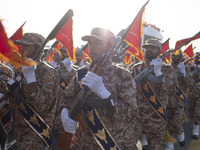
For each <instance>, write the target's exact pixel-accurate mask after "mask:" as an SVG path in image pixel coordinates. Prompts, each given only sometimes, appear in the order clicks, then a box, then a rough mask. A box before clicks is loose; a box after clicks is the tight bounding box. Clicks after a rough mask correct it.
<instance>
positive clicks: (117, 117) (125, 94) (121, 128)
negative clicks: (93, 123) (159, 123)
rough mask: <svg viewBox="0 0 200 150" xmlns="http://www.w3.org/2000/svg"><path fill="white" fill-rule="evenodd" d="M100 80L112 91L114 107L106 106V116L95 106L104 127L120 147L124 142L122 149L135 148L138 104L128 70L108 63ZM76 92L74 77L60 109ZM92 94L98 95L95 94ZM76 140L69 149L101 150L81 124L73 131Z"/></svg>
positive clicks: (70, 101)
mask: <svg viewBox="0 0 200 150" xmlns="http://www.w3.org/2000/svg"><path fill="white" fill-rule="evenodd" d="M101 76H102V78H103V83H104V85H105V87H106V88H107V89H108V90H109V92H111V97H112V99H113V101H114V104H115V106H114V107H112V108H110V109H106V110H107V111H108V112H109V115H108V116H105V115H104V116H102V115H101V114H102V113H103V111H105V109H97V111H98V113H99V114H100V116H101V119H102V120H103V122H104V124H105V126H106V127H107V128H108V130H109V131H110V133H111V134H112V136H113V138H114V139H115V140H116V142H117V143H118V145H119V146H122V144H123V142H124V143H125V147H124V149H126V150H135V149H137V148H136V145H135V144H136V143H137V140H138V136H137V135H139V134H138V133H136V131H137V128H138V125H137V120H138V118H137V103H136V99H135V92H136V91H135V90H136V89H135V87H134V86H133V79H132V77H131V75H130V73H129V72H128V71H127V70H125V69H122V68H119V67H117V66H114V65H111V64H107V65H106V66H105V67H104V70H103V72H102V75H101ZM77 94H78V89H77V83H76V78H75V77H74V80H72V81H71V82H70V84H69V85H68V87H67V88H66V89H65V93H64V95H62V104H61V110H62V108H65V107H67V108H68V109H69V107H70V105H71V104H72V103H73V100H75V98H76V96H77ZM92 97H97V95H95V94H94V93H93V94H92ZM75 139H76V140H75V141H73V143H72V145H71V149H72V150H79V149H83V150H89V149H91V150H100V149H101V148H100V147H99V146H98V144H97V143H96V141H95V140H94V138H93V136H92V134H91V132H90V130H89V128H88V127H87V129H86V130H85V131H84V132H82V129H81V126H79V128H78V129H77V130H76V133H75Z"/></svg>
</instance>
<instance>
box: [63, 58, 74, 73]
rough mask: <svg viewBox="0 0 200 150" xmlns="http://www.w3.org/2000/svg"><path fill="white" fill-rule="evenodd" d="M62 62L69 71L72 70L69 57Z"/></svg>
mask: <svg viewBox="0 0 200 150" xmlns="http://www.w3.org/2000/svg"><path fill="white" fill-rule="evenodd" d="M62 62H63V64H64V66H65V68H66V69H67V71H68V72H70V71H72V62H71V61H70V60H69V58H65V59H64V60H63V61H62Z"/></svg>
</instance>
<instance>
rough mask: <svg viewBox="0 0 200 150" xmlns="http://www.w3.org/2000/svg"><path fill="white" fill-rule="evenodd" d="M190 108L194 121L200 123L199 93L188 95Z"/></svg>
mask: <svg viewBox="0 0 200 150" xmlns="http://www.w3.org/2000/svg"><path fill="white" fill-rule="evenodd" d="M188 110H189V113H190V118H191V119H192V121H193V123H198V124H200V97H199V96H198V95H194V94H191V95H189V96H188Z"/></svg>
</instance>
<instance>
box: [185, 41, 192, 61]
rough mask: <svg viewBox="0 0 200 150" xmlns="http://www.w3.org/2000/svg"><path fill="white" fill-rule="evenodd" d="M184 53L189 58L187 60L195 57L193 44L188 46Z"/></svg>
mask: <svg viewBox="0 0 200 150" xmlns="http://www.w3.org/2000/svg"><path fill="white" fill-rule="evenodd" d="M183 53H184V54H185V55H186V56H187V59H188V58H190V57H193V56H194V52H193V48H192V44H191V45H190V46H188V47H187V48H186V49H185V50H184V51H183Z"/></svg>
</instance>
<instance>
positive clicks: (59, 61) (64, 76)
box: [51, 46, 76, 139]
mask: <svg viewBox="0 0 200 150" xmlns="http://www.w3.org/2000/svg"><path fill="white" fill-rule="evenodd" d="M59 51H60V54H59V53H58V52H57V51H55V52H54V56H53V61H52V63H51V65H52V66H53V67H54V68H55V69H56V70H57V71H58V74H59V76H60V88H59V91H58V103H57V107H56V114H55V116H56V119H55V137H56V139H59V137H60V135H61V133H62V132H63V131H64V129H63V126H62V123H61V119H60V104H61V98H60V96H61V95H62V93H63V92H64V89H65V88H66V87H67V86H68V83H69V81H70V79H71V78H72V77H73V76H74V75H75V73H76V69H75V68H74V65H73V63H72V62H71V61H70V60H69V58H68V53H67V50H66V48H65V47H64V46H63V47H62V48H61V49H59Z"/></svg>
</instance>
